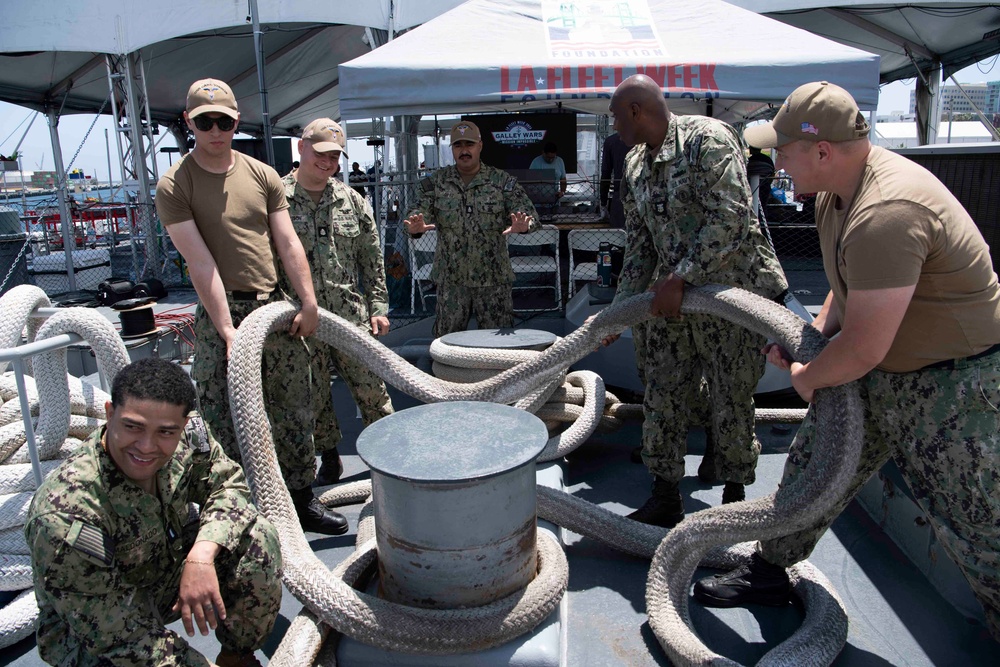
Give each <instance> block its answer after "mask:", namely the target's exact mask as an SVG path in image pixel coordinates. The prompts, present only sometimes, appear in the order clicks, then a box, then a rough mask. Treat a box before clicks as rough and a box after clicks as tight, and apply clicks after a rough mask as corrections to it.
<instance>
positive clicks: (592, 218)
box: [0, 173, 828, 326]
mask: <svg viewBox="0 0 1000 667" xmlns="http://www.w3.org/2000/svg"><path fill="white" fill-rule="evenodd" d="M421 176H422V175H417V174H412V173H411V174H402V173H389V174H383V175H382V176H381V179H380V181H379V182H377V183H369V182H366V183H360V184H352V185H353V186H354V187H355V188H356V189H357V190H358V191H359V192H361V193H362V194H363V195H364V196H365V197H366V198H367V199H368V201H369V202H370V203H371V204H372V209H373V212H374V214H375V218H376V221H377V222H378V225H379V230H380V238H381V244H382V251H383V257H384V260H385V267H386V279H387V287H388V291H389V305H390V314H391V319H392V321H393V326H397V325H401V324H405V323H407V322H409V321H413V320H416V319H420V318H424V317H427V316H429V315H432V314H433V312H434V307H435V305H436V301H435V289H434V284H433V282H432V281H431V280H430V271H431V267H432V265H433V257H434V251H435V244H436V235H434V234H425V235H424V236H423V237H421V238H411V237H410V236H409V234H407V232H406V230H405V227H404V225H403V220H404V218H405V216H406V214H407V212H408V211H410V210H411V209H413V208H414V207H415V206H416V205H417V202H418V201H419V193H420V179H421ZM569 180H570V182H569V184H568V187H567V191H566V193H565V195H563V196H557V193H558V185H557V184H556V183H555V182H542V181H525V182H523V183H522V187H524V189H525V191H526V192H527V193H528V196H529V198H531V200H532V203H533V204H534V205H535V208H536V212H537V213H538V216H539V219H540V220H541V222H542V224H543V225H545V226H547V227H550V228H555V229H557V230H558V231H559V243H558V245H551V244H545V245H539V246H517V247H514V246H511V254H512V258H513V261H514V263H515V264H517V263H518V262H519V261H520V263H521V265H522V267H521V268H522V269H523V268H524V266H525V265H529V266H538V267H543V266H546V265H547V264H551V262H544V261H541V260H543V259H550V260H556V261H557V264H556V266H557V267H558V275H559V283H558V285H554V284H553V283H554V276H553V274H552V270H551V267H550V266H548V267H547V268H546V270H539V271H528V270H519V271H518V272H517V273H516V276H517V282H516V284H515V288H516V289H515V290H514V307H515V310H516V311H518V312H538V311H549V310H560V309H562V308H564V307H565V303H566V301H567V300H568V299H570V298H572V297H573V296H574V295H575V294H576V293H577V292H579V291H580V290H581V289H584V288H585V286H586V284H587V283H589V282H593V281H595V280H596V279H597V275H596V274H597V269H596V257H597V251H598V249H599V247H600V244H601V243H602V242H608V243H609V245H610V247H611V252H612V260H613V269H612V271H613V273H616V272H617V270H618V269H619V268H620V261H621V257H622V255H623V252H624V246H625V240H624V232H623V231H622V230H620V229H614V228H612V227H611V222H610V218H609V216H608V215H607V209H606V207H602V206H601V205H600V196H599V183H598V182H597V181H596V179H591V180H586V179H575V178H574V177H573V176H571V177H570V179H569ZM759 192H760V194H761V204H760V208H759V211H760V217H761V219H762V220H763V221H765V222H766V225H765V229H766V230H767V232H768V234H769V237H770V239H771V241H772V243H773V245H774V247H775V251H776V253H777V255H778V259H779V260H780V261H781V264H782V266H783V267H784V269H785V273H786V274H787V275H788V278H789V282H790V288H791V289H792V291H793V292H795V293H796V294H799V295H813V296H816V297H818V299H819V300H820V301H821V300H822V298H823V297H825V295H826V293H827V291H828V285H827V284H826V279H825V276H824V275H823V265H822V258H821V256H820V250H819V241H818V238H817V235H816V228H815V220H814V201H815V197H813V196H802V195H798V196H793V195H792V194H791V193H792V192H794V183H792V182H791V181H790V180H789V179H787V178H776V179H770V180H768V179H761V183H760V188H759ZM2 208H3V209H6V210H4V211H2V213H5V214H7V215H9V216H13V217H16V219H17V220H16V222H15V223H13V224H14V225H15V226H14V227H11V226H10V225H8V227H7V228H4V227H0V273H2V283H0V293H3V292H5V291H7V290H8V289H10V288H11V287H13V286H15V285H19V284H25V283H28V284H33V285H37V286H38V287H40V288H42V289H43V290H44V291H45V292H46V293H47V294H48V295H49V296H50V297H51V298H53V300H55V301H60V302H73V301H76V302H86V301H88V300H89V299H92V298H93V296H94V295H95V294H96V291H97V289H98V286H99V285H100V284H101V283H102V282H104V281H105V280H112V279H115V280H128V281H131V282H133V283H136V282H140V281H143V280H149V279H151V278H155V279H158V280H160V281H162V282H163V284H164V286H165V287H167V288H172V287H190V279H189V277H188V273H187V267H186V265H185V264H184V261H183V259H182V258H181V257H180V255H179V254H178V252H177V251H176V250H175V249H174V247H173V245H172V244H171V243H170V239H169V237H168V236H167V235H166V232H165V231H164V230H163V228H162V226H161V225H160V224H159V220H158V219H157V217H156V211H155V209H154V208H153V207H152V206H150V205H145V204H140V203H135V202H127V203H101V202H96V203H84V204H80V205H78V204H73V205H72V206H71V218H72V220H73V223H72V225H71V226H70V236H71V238H72V245H73V250H72V255H71V256H72V261H73V267H74V280H75V289H73V286H72V285H71V283H70V280H69V276H68V274H67V271H66V246H67V245H68V243H67V239H66V238H65V236H64V230H63V228H62V224H61V220H60V216H59V214H58V207H57V206H56V204H55V199H54V198H53V199H52V200H51V201H48V202H43V203H40V204H30V203H29V205H27V206H24V205H22V204H21V203H20V202H15V201H10V202H7V204H6V205H5V206H4V207H2ZM0 218H2V216H0ZM15 230H23V231H20V232H18V233H2V232H3V231H10V232H13V231H15ZM524 257H527V258H529V259H527V260H518V258H524Z"/></svg>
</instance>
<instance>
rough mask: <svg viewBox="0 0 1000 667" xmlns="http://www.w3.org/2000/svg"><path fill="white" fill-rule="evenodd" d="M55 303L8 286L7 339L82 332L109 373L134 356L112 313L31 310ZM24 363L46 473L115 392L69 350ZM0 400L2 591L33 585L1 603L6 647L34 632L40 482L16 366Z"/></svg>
mask: <svg viewBox="0 0 1000 667" xmlns="http://www.w3.org/2000/svg"><path fill="white" fill-rule="evenodd" d="M48 305H49V300H48V298H47V297H46V296H45V293H44V292H42V290H40V289H38V288H37V287H33V286H30V285H21V286H18V287H15V288H14V289H12V290H10V291H9V292H7V294H5V295H4V296H3V297H2V298H0V313H3V318H0V346H3V349H9V348H13V347H16V346H17V345H18V343H19V342H20V340H21V336H22V332H23V331H24V329H25V326H27V330H28V334H29V336H28V338H29V340H43V339H45V338H50V337H54V336H58V335H61V334H64V333H75V334H79V335H80V336H81V337H83V339H84V340H85V341H86V342H87V343H89V344H90V346H91V347H92V348H93V349H94V351H95V355H96V357H97V364H98V367H99V368H100V370H101V372H102V373H103V374H104V376H105V377H109V378H113V377H114V376H115V375H116V374H117V373H118V371H119V370H121V369H122V368H124V366H125V365H126V364H127V363H128V352H127V350H126V349H125V344H124V342H122V339H121V337H120V336H119V335H118V332H117V331H115V328H114V326H113V325H112V324H111V322H109V321H108V320H107V319H106V318H104V317H102V316H101V315H100V314H99V313H97V312H96V311H94V310H90V309H87V308H67V309H66V310H62V311H60V312H58V313H56V314H54V315H52V316H51V317H49V318H48V319H46V320H45V321H44V322H43V323H41V324H40V325H39V324H38V321H37V318H31V317H30V314H31V312H32V311H33V310H34V309H35V308H37V307H45V306H48ZM6 365H7V364H4V366H6ZM25 365H26V366H27V367H30V368H32V369H33V372H34V379H33V378H32V377H30V376H27V377H25V385H26V389H27V391H28V397H27V398H28V401H29V409H30V411H31V414H32V415H36V414H37V415H38V417H37V422H35V423H34V430H35V436H36V443H37V445H38V454H39V460H40V467H41V471H42V475H43V476H47V475H48V474H49V473H50V472H52V470H54V469H55V468H56V467H58V465H59V464H60V463H61V462H62V459H64V458H65V457H66V456H67V455H69V453H71V452H72V451H73V450H74V449H76V448H77V447H78V446H79V445H80V442H81V439H82V438H86V437H87V436H89V435H90V433H92V432H93V431H94V430H95V429H96V428H97V427H98V426H100V425H101V424H102V423H103V419H101V418H102V417H103V416H104V403H105V401H108V400H110V398H111V397H110V396H109V395H108V394H107V393H106V392H104V391H102V390H101V389H99V388H97V387H93V386H91V385H89V384H88V383H85V382H81V381H80V379H79V378H74V377H71V376H68V375H67V372H66V352H65V350H56V351H52V352H45V353H42V354H39V355H37V356H36V358H35V359H34V363H33V364H30V365H29V364H27V363H26V364H25ZM0 401H2V405H0V424H3V425H2V426H0V591H19V590H24V589H28V590H24V592H23V593H22V594H21V595H19V596H18V597H17V598H16V599H15V600H14V601H12V602H11V603H9V604H8V605H6V606H5V607H3V608H2V609H0V648H2V647H4V646H9V645H11V644H13V643H15V642H18V641H20V640H21V639H23V638H24V637H26V636H28V635H29V634H31V632H32V631H33V630H34V624H35V621H36V619H37V617H38V606H37V604H36V602H35V594H34V590H33V589H32V588H31V586H32V580H31V560H30V558H29V556H28V547H27V544H26V543H25V541H24V534H23V525H24V520H25V518H26V516H27V511H28V506H29V504H30V502H31V497H32V495H33V494H34V491H35V489H36V483H35V478H34V475H33V473H32V470H31V465H30V464H29V463H27V461H28V454H27V447H26V446H25V442H26V441H27V438H26V434H25V429H24V422H23V420H22V415H21V406H20V401H19V397H18V395H17V387H16V383H15V381H14V376H13V374H12V373H9V372H8V373H7V374H5V375H3V376H0Z"/></svg>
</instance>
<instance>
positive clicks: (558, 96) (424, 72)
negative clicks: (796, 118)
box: [340, 0, 878, 120]
mask: <svg viewBox="0 0 1000 667" xmlns="http://www.w3.org/2000/svg"><path fill="white" fill-rule="evenodd" d="M649 11H650V18H651V19H652V21H653V23H654V25H655V31H656V33H657V36H658V38H659V48H655V47H654V48H649V47H648V46H647V47H644V48H637V49H632V50H629V49H615V48H602V45H600V44H598V45H597V46H596V47H595V48H572V47H569V48H560V47H559V46H556V45H555V43H554V42H553V43H550V41H549V39H548V38H547V28H546V23H545V22H544V21H543V2H541V1H540V0H503V1H501V0H471V1H470V2H467V3H465V4H463V5H461V6H459V7H457V8H455V9H453V10H451V11H449V12H447V13H445V14H443V15H441V16H439V17H437V18H435V19H433V20H431V21H429V22H427V23H425V24H424V25H422V26H420V27H418V28H416V29H414V30H412V31H410V32H409V33H407V34H405V35H402V36H401V37H399V38H398V39H396V40H393V41H392V42H390V43H388V44H386V45H384V46H383V47H381V48H379V49H377V50H376V51H373V52H371V53H367V54H365V55H363V56H361V57H359V58H357V59H355V60H352V61H350V62H347V63H344V64H343V65H341V68H340V71H341V113H342V114H343V116H344V117H345V118H364V117H371V116H388V115H393V114H430V113H457V112H473V111H477V112H486V111H513V110H518V109H530V108H546V107H549V108H551V107H559V106H561V107H563V108H570V109H575V110H578V111H585V112H591V113H606V112H607V104H608V98H609V97H610V94H611V93H612V92H613V90H614V88H615V85H616V83H617V81H619V80H620V79H621V78H623V77H627V76H629V75H631V74H634V73H637V72H640V71H642V72H645V73H648V74H650V75H651V76H654V77H656V78H658V79H660V80H662V81H663V86H664V88H665V89H666V90H667V91H668V93H669V95H670V96H671V104H672V107H673V108H674V109H675V110H676V111H678V112H680V113H705V112H706V111H707V107H708V100H711V101H712V106H713V109H712V114H713V115H715V116H718V117H722V118H726V119H730V120H734V119H738V118H740V117H742V116H744V115H745V114H747V113H749V112H750V111H752V110H753V109H755V108H757V107H759V106H760V104H759V103H760V102H781V101H783V100H784V98H785V97H786V96H787V95H788V93H789V92H790V91H791V90H792V89H793V88H794V87H795V86H796V85H798V84H799V83H803V82H806V81H812V80H818V79H826V80H830V81H833V82H836V83H838V84H839V85H841V86H844V87H845V88H847V89H848V90H850V91H851V92H852V93H853V94H854V95H855V97H856V98H857V100H858V102H859V104H861V105H862V106H863V108H874V107H875V105H876V104H877V101H878V57H877V56H873V55H871V54H868V53H864V52H862V51H859V50H857V49H854V48H851V47H847V46H843V45H841V44H837V43H835V42H832V41H830V40H826V39H823V38H820V37H816V36H815V35H811V34H809V33H807V32H804V31H801V30H798V29H795V28H791V27H789V26H787V25H784V24H782V23H779V22H777V21H773V20H771V19H768V18H766V17H763V16H760V15H757V14H755V13H753V12H750V11H746V10H741V9H739V8H737V7H733V6H731V5H728V4H726V3H723V2H719V1H717V0H705V1H704V2H699V3H692V2H684V1H682V0H649ZM487 38H488V47H487V46H485V45H484V40H485V39H487ZM387 91H388V94H387Z"/></svg>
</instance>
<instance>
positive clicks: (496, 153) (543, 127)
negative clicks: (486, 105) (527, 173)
mask: <svg viewBox="0 0 1000 667" xmlns="http://www.w3.org/2000/svg"><path fill="white" fill-rule="evenodd" d="M463 118H465V120H471V121H472V122H473V123H475V124H476V126H477V127H478V128H479V131H480V132H481V133H482V135H483V153H482V160H483V162H485V163H486V164H488V165H490V166H492V167H497V168H499V169H505V170H507V171H510V170H512V169H528V168H529V167H530V166H531V161H532V160H534V159H535V158H536V157H538V156H539V155H541V154H542V150H543V148H544V147H545V144H547V143H549V142H550V141H551V142H553V143H554V144H555V145H556V146H557V147H558V151H557V155H558V156H559V157H561V158H562V160H563V162H564V163H565V164H566V173H567V174H575V173H576V114H575V113H565V112H560V113H512V114H491V115H486V116H463Z"/></svg>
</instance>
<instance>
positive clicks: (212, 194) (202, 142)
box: [156, 79, 348, 535]
mask: <svg viewBox="0 0 1000 667" xmlns="http://www.w3.org/2000/svg"><path fill="white" fill-rule="evenodd" d="M239 118H240V114H239V111H238V110H237V105H236V98H235V97H234V96H233V91H232V90H230V88H229V86H228V85H226V84H225V83H224V82H222V81H218V80H216V79H203V80H201V81H196V82H195V83H194V84H192V85H191V88H190V89H189V90H188V96H187V108H186V110H185V111H184V120H185V121H186V122H187V126H188V129H190V130H191V132H192V133H194V137H195V146H194V150H192V151H191V152H190V153H189V154H187V155H185V156H184V157H183V158H182V159H181V160H179V161H178V162H177V163H176V164H174V165H173V166H172V167H171V168H170V170H169V171H168V172H167V173H166V174H165V175H164V176H163V178H161V179H160V182H159V183H157V186H156V210H157V213H158V215H159V217H160V220H161V222H162V223H163V225H164V227H166V229H167V233H168V234H170V240H171V241H173V244H174V246H175V247H176V248H177V250H178V251H179V252H180V253H181V255H182V256H183V257H184V260H185V261H186V262H187V265H188V270H189V272H190V275H191V282H192V283H193V284H194V288H195V290H197V292H198V298H199V300H200V303H199V304H198V308H197V310H196V311H195V336H196V339H195V359H194V363H193V364H192V366H191V375H192V377H193V378H194V380H195V381H196V382H197V384H198V398H199V403H200V410H201V412H202V416H203V417H204V418H205V421H206V422H207V423H208V425H209V428H210V429H211V431H212V435H213V436H214V437H215V439H216V440H218V441H219V443H220V444H221V445H222V447H223V449H224V450H225V451H226V453H227V454H228V455H229V456H230V457H232V458H234V459H235V460H237V461H239V460H240V451H239V448H238V446H237V443H236V436H235V433H234V431H233V424H232V415H231V414H230V411H229V396H228V389H227V381H226V372H227V360H228V359H229V350H230V348H231V346H232V342H233V338H234V337H235V336H236V328H237V327H238V326H239V325H240V322H241V321H242V320H243V318H244V317H246V316H247V315H249V314H250V313H251V312H253V310H255V309H256V308H257V307H259V306H260V305H263V304H265V303H268V302H270V301H273V300H278V299H281V298H283V297H284V295H282V294H281V293H280V291H278V290H277V284H278V277H277V271H276V267H275V261H276V259H277V258H280V259H281V263H282V266H283V267H284V269H285V272H286V274H287V275H288V278H289V282H290V283H291V285H292V287H293V288H294V290H295V293H296V294H297V295H298V297H299V301H300V302H301V307H300V310H299V312H298V313H296V315H295V317H294V319H293V320H292V324H291V326H290V327H289V329H288V334H290V335H284V334H281V333H275V334H271V335H270V336H268V338H267V341H266V342H265V348H264V356H263V359H262V366H263V380H262V381H263V384H264V400H265V403H266V405H267V406H268V413H269V416H270V419H271V423H272V427H273V432H274V442H275V449H276V453H277V456H278V463H279V464H280V466H281V472H282V475H283V477H284V479H285V484H286V485H287V486H288V490H289V492H290V493H291V496H292V500H293V502H294V503H295V508H296V512H297V513H298V516H299V521H300V522H301V523H302V527H303V529H305V530H309V531H314V532H320V533H325V534H328V535H340V534H342V533H345V532H347V527H348V526H347V520H346V519H345V518H344V517H343V516H342V515H340V514H338V513H336V512H332V511H330V510H327V509H326V508H325V507H323V505H322V504H320V502H319V500H318V499H316V498H315V496H314V495H313V491H312V486H311V485H312V482H313V479H314V478H315V476H316V459H315V455H314V450H313V444H312V431H311V429H310V428H307V425H306V424H304V423H301V422H302V420H301V419H299V416H300V410H301V404H300V401H299V397H298V396H297V395H296V393H295V392H293V391H289V384H290V383H291V382H293V381H294V379H295V375H296V373H299V374H301V373H302V372H305V371H306V370H307V369H301V368H300V369H295V368H291V367H290V364H289V363H288V360H289V359H293V358H296V355H295V354H294V350H292V349H291V347H292V346H296V345H302V344H303V342H302V340H301V338H304V337H307V336H311V335H312V334H313V333H314V332H315V331H316V326H317V324H318V322H319V306H318V305H317V302H316V294H315V292H314V290H313V283H312V276H311V275H310V273H309V264H308V262H307V260H306V256H305V251H304V250H303V249H302V243H301V242H300V241H299V237H298V235H297V234H296V233H295V229H294V228H293V227H292V221H291V218H290V217H289V215H288V203H287V202H286V200H285V190H284V186H283V185H282V183H281V178H280V177H279V176H278V173H277V172H276V171H275V170H274V169H273V168H271V167H270V166H268V165H266V164H264V163H262V162H259V161H257V160H254V159H253V158H251V157H247V156H245V155H243V154H242V153H238V152H237V151H234V150H233V148H232V142H233V135H234V134H235V133H236V128H237V126H238V125H239ZM275 255H277V258H276V257H275ZM310 423H311V422H310Z"/></svg>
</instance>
